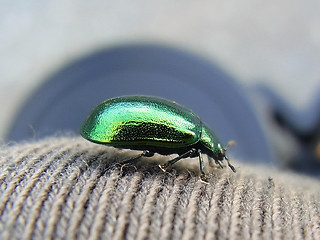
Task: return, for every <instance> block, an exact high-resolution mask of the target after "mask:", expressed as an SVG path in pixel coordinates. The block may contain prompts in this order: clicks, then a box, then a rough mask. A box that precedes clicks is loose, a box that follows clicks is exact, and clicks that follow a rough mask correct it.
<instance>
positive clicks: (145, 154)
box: [121, 150, 154, 164]
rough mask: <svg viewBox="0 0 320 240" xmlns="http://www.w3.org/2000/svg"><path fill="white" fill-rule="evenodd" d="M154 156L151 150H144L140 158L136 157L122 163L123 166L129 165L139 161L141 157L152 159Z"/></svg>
mask: <svg viewBox="0 0 320 240" xmlns="http://www.w3.org/2000/svg"><path fill="white" fill-rule="evenodd" d="M153 155H154V152H151V151H149V150H144V151H143V152H142V153H140V154H139V155H138V156H136V157H134V158H130V159H128V160H125V161H123V162H121V163H123V164H128V163H133V162H135V161H137V160H138V159H139V158H141V157H152V156H153Z"/></svg>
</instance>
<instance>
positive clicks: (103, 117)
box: [81, 96, 212, 148]
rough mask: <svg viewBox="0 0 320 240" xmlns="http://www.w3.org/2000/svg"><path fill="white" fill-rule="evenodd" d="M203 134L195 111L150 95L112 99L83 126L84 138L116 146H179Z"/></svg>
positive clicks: (193, 140) (91, 115)
mask: <svg viewBox="0 0 320 240" xmlns="http://www.w3.org/2000/svg"><path fill="white" fill-rule="evenodd" d="M205 132H206V131H205ZM201 134H202V122H201V121H200V119H199V118H198V116H197V115H196V114H194V113H193V112H192V111H190V110H189V109H186V108H184V107H182V106H181V105H178V104H176V103H175V102H171V101H168V100H165V99H161V98H155V97H147V96H128V97H119V98H113V99H109V100H107V101H105V102H103V103H101V104H99V105H98V106H97V107H96V108H94V109H93V111H92V113H91V114H90V115H89V117H88V119H87V120H86V121H85V123H84V125H83V126H82V128H81V135H82V136H83V137H84V138H86V139H88V140H90V141H92V142H96V143H100V144H109V145H113V146H151V147H165V148H179V147H186V146H189V145H193V144H195V143H197V142H198V141H199V140H200V139H201ZM210 134H211V133H210V131H209V133H208V134H206V136H207V137H209V138H210V137H212V136H211V135H212V134H211V135H210ZM208 141H210V140H209V139H208ZM209 145H210V144H209ZM209 145H208V146H209ZM210 146H211V147H212V144H211V145H210Z"/></svg>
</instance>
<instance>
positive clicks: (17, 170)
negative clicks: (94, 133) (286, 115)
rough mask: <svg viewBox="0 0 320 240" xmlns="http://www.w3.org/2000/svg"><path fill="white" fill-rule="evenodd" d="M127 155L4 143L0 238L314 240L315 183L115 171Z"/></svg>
mask: <svg viewBox="0 0 320 240" xmlns="http://www.w3.org/2000/svg"><path fill="white" fill-rule="evenodd" d="M128 154H132V151H125V150H117V149H115V148H112V147H106V146H99V145H96V144H92V143H89V142H87V141H85V140H83V139H81V138H74V137H62V138H61V137H59V138H51V139H46V140H42V141H39V142H33V143H24V144H15V145H13V146H5V145H4V146H2V147H1V149H0V159H1V160H0V185H1V187H0V239H320V184H319V183H320V182H319V181H317V180H312V179H309V178H307V177H302V176H297V175H294V174H290V173H281V172H277V171H275V170H272V169H271V167H264V168H263V167H262V168H261V167H257V166H244V165H243V164H241V163H240V162H237V161H236V160H233V164H234V165H235V166H236V167H237V170H238V172H237V173H236V174H234V173H232V172H231V171H230V170H229V169H227V168H226V169H218V170H215V171H214V172H213V173H212V174H211V175H210V183H209V184H208V185H206V184H203V183H201V182H200V181H199V180H198V178H197V177H196V176H192V174H190V173H179V172H177V173H175V172H174V171H171V172H169V173H163V172H161V170H159V169H158V167H156V166H154V165H148V166H146V167H143V166H142V167H141V166H139V165H137V166H135V165H129V166H125V167H122V166H121V164H117V162H119V161H120V160H121V159H125V158H128ZM154 158H158V159H160V160H163V159H168V157H164V156H155V157H154ZM140 165H141V164H140ZM142 165H143V164H142ZM193 175H194V174H193Z"/></svg>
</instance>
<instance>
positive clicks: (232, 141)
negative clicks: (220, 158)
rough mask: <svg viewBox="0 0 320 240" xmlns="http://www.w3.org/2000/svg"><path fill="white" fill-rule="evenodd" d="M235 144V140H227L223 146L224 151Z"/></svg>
mask: <svg viewBox="0 0 320 240" xmlns="http://www.w3.org/2000/svg"><path fill="white" fill-rule="evenodd" d="M236 144H237V143H236V141H234V140H231V141H229V142H228V144H227V146H225V147H224V148H223V150H224V151H227V150H228V148H229V147H231V146H234V145H236Z"/></svg>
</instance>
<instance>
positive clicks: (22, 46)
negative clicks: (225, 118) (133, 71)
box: [0, 0, 320, 136]
mask: <svg viewBox="0 0 320 240" xmlns="http://www.w3.org/2000/svg"><path fill="white" fill-rule="evenodd" d="M0 6H1V7H0V32H1V35H0V101H1V102H2V105H1V111H0V135H1V136H2V135H3V134H4V133H5V131H6V129H7V125H8V123H9V122H10V121H11V119H12V117H13V114H14V113H15V111H16V110H17V108H18V107H19V106H20V105H21V104H22V103H23V101H24V100H25V98H26V96H28V95H30V94H31V92H32V90H33V89H34V88H35V87H36V86H38V84H39V83H40V82H41V81H42V80H44V79H45V78H46V77H47V76H49V75H50V74H51V73H53V72H54V71H56V70H57V69H59V68H60V67H62V66H64V64H66V63H68V62H70V61H72V60H74V59H76V58H77V57H79V56H83V55H85V54H87V53H90V52H91V51H93V50H96V49H99V48H101V47H106V46H110V47H111V46H114V45H118V44H121V43H131V42H141V41H142V42H158V43H159V42H160V43H164V44H170V45H175V46H178V47H180V48H185V49H188V50H191V51H193V52H196V53H198V54H200V55H203V56H205V57H207V58H208V59H213V60H214V61H215V62H217V63H219V64H220V66H222V67H223V68H224V69H225V70H227V71H229V72H230V74H232V75H233V76H234V77H235V78H236V79H238V80H239V81H240V82H241V83H242V84H243V85H245V86H251V85H252V84H257V83H264V84H266V85H267V86H270V87H271V88H272V89H274V90H275V91H276V92H277V93H278V94H279V95H281V96H282V97H284V98H285V99H287V100H288V101H289V102H290V103H291V104H293V105H294V106H297V107H303V106H305V105H307V104H308V103H309V102H310V101H311V99H312V98H313V97H314V95H315V94H316V92H317V90H319V87H320V86H319V79H320V67H319V62H320V31H319V25H320V14H319V10H320V2H319V1H296V0H295V1H286V0H280V1H267V2H265V1H253V0H245V1H228V2H220V1H209V0H208V1H201V3H199V2H196V1H180V2H175V3H172V1H168V0H165V1H161V2H159V1H140V0H137V1H127V0H124V1H121V2H120V1H117V2H116V1H98V0H97V1H90V2H86V1H69V2H65V1H55V2H50V3H49V2H38V1H28V2H24V1H16V2H14V3H7V2H4V1H0Z"/></svg>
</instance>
